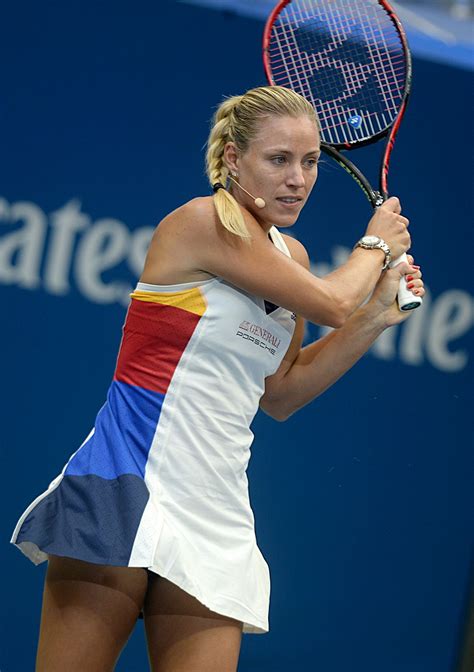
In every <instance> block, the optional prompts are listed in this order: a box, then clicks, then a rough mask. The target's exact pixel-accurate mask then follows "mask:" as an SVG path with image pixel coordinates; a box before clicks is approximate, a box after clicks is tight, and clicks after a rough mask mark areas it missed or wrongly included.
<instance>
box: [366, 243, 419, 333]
mask: <svg viewBox="0 0 474 672" xmlns="http://www.w3.org/2000/svg"><path fill="white" fill-rule="evenodd" d="M407 258H408V262H409V263H408V264H407V263H400V264H398V265H397V266H395V267H394V268H389V269H387V270H386V271H384V273H383V274H382V275H381V276H380V280H379V281H378V283H377V284H376V286H375V289H374V291H373V294H372V296H371V298H370V300H369V302H368V304H367V305H370V306H371V307H373V308H375V309H376V310H377V313H379V314H380V313H382V314H383V318H384V321H385V323H386V326H387V327H390V326H393V325H394V324H398V323H400V322H404V321H405V320H406V319H408V318H409V317H410V315H411V314H412V312H414V311H411V310H408V311H402V310H399V308H398V303H397V293H398V287H399V284H400V278H401V277H403V276H405V279H406V281H407V286H408V289H409V290H410V291H411V292H413V294H414V295H415V296H424V294H425V289H424V284H423V280H422V279H421V277H422V273H421V270H420V267H419V266H415V265H414V259H413V257H412V256H411V255H409V254H408V255H407ZM417 310H419V308H417Z"/></svg>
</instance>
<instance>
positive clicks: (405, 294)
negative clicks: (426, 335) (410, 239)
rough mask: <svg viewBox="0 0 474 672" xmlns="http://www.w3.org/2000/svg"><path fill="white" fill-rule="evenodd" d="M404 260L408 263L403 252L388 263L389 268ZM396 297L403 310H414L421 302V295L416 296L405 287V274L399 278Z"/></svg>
mask: <svg viewBox="0 0 474 672" xmlns="http://www.w3.org/2000/svg"><path fill="white" fill-rule="evenodd" d="M404 261H406V262H407V263H408V259H407V255H406V254H405V253H403V254H402V255H401V256H400V257H398V258H397V259H394V260H393V261H392V262H391V264H390V268H393V267H394V266H397V265H398V264H400V263H401V262H404ZM397 299H398V307H399V308H400V310H403V311H407V310H414V309H415V308H419V307H420V306H421V304H422V303H423V299H422V298H421V296H416V295H415V294H413V293H412V292H411V291H410V290H409V289H407V281H406V280H405V276H403V277H401V278H400V287H399V289H398V296H397Z"/></svg>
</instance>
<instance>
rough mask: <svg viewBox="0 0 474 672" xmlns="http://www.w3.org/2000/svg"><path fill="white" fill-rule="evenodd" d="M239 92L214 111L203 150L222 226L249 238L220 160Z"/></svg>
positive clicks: (230, 135) (240, 97) (231, 138)
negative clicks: (216, 185)
mask: <svg viewBox="0 0 474 672" xmlns="http://www.w3.org/2000/svg"><path fill="white" fill-rule="evenodd" d="M241 100H242V96H233V97H231V98H227V99H226V100H225V101H224V102H223V103H222V104H221V105H220V107H219V108H218V110H217V111H216V113H215V115H214V118H213V126H212V130H211V133H210V135H209V140H208V143H207V153H206V167H207V171H206V172H207V176H208V178H209V182H210V183H211V185H212V186H214V185H215V184H221V185H222V187H223V188H218V189H217V191H216V192H215V194H214V205H215V207H216V210H217V214H218V216H219V219H220V221H221V222H222V225H223V226H224V228H226V229H227V230H228V231H230V232H231V233H234V234H235V235H236V236H239V237H240V238H250V234H249V232H248V230H247V227H246V225H245V221H244V217H243V215H242V211H241V209H240V206H239V204H238V203H237V201H236V200H235V198H234V197H233V196H232V194H231V193H230V192H228V191H227V189H226V184H227V178H228V176H229V169H228V168H227V166H226V165H225V163H224V147H225V145H226V143H227V142H230V141H233V134H232V129H231V126H232V124H231V117H232V113H233V111H234V109H235V107H236V106H237V105H238V104H239V103H240V101H241Z"/></svg>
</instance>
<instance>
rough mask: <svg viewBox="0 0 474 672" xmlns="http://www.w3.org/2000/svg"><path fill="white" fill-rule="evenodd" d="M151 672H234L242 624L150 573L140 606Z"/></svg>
mask: <svg viewBox="0 0 474 672" xmlns="http://www.w3.org/2000/svg"><path fill="white" fill-rule="evenodd" d="M143 611H144V619H145V631H146V636H147V642H148V655H149V658H150V662H151V665H152V670H153V672H190V670H192V672H235V671H236V670H237V663H238V659H239V653H240V644H241V639H242V622H241V621H237V620H235V619H233V618H229V617H227V616H223V615H222V614H217V613H215V612H213V611H211V610H210V609H208V608H207V607H205V606H204V605H203V604H201V603H200V602H199V601H198V600H197V599H196V598H194V597H192V596H191V595H189V594H188V593H186V592H185V591H184V590H181V588H179V587H178V586H176V585H175V584H173V583H171V581H168V580H167V579H164V578H163V577H161V576H158V575H157V574H153V573H152V572H150V577H149V582H148V592H147V596H146V599H145V606H144V609H143Z"/></svg>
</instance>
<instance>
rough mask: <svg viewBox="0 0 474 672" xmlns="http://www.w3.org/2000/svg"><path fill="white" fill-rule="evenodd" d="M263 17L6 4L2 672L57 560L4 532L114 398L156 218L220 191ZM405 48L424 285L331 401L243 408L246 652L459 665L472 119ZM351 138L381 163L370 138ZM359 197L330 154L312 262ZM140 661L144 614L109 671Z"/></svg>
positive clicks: (20, 652) (410, 160)
mask: <svg viewBox="0 0 474 672" xmlns="http://www.w3.org/2000/svg"><path fill="white" fill-rule="evenodd" d="M5 13H6V16H5ZM262 28H263V24H262V23H261V22H259V21H257V20H251V19H248V18H242V17H237V16H235V15H233V14H232V13H223V12H215V11H211V10H209V9H203V8H199V7H194V6H188V5H181V4H176V3H174V2H163V1H162V2H160V3H159V4H158V3H151V2H146V1H144V0H143V1H141V2H140V1H138V2H134V3H125V2H115V3H112V2H111V1H110V0H103V1H102V2H97V3H94V4H92V3H84V2H81V3H79V2H77V1H76V0H71V1H70V2H68V3H61V2H47V3H32V2H29V3H26V5H25V4H23V3H22V4H21V5H17V6H16V7H15V6H14V5H13V3H10V4H9V6H8V7H6V8H4V29H3V31H2V40H1V42H0V54H1V62H2V63H3V66H4V67H3V68H2V72H1V74H0V84H1V103H0V147H1V158H2V160H1V162H0V292H1V296H2V306H3V319H2V329H1V330H0V347H1V351H2V353H3V357H2V368H1V372H2V382H3V384H2V386H1V399H0V408H1V413H2V434H1V439H0V441H1V467H2V469H1V473H2V488H1V491H2V516H1V529H2V539H3V543H2V544H1V545H0V549H1V561H2V567H3V573H2V574H3V588H2V597H3V604H4V608H3V609H2V619H1V620H2V622H1V627H2V631H1V652H0V669H1V670H2V672H23V671H24V670H32V669H33V667H34V655H35V647H36V640H37V631H38V624H39V610H40V604H41V591H42V581H43V575H44V571H45V565H42V566H40V567H38V568H35V567H34V566H33V565H32V564H30V563H29V562H28V561H27V560H26V559H25V558H24V557H23V556H21V555H20V553H19V552H18V551H16V550H15V549H14V548H13V547H10V546H9V545H8V540H9V537H10V535H11V532H12V529H13V527H14V525H15V523H16V520H17V518H18V517H19V516H20V514H21V513H22V511H23V510H24V509H25V508H26V506H27V505H28V504H29V503H30V501H31V500H32V499H33V498H34V497H36V496H37V495H38V494H39V493H41V492H42V491H43V490H44V489H45V488H46V487H47V485H48V483H49V482H50V481H51V480H52V479H53V477H55V476H56V475H57V474H58V473H59V471H60V470H61V468H62V466H63V464H64V463H65V461H66V460H67V458H68V457H69V455H70V454H71V453H72V452H73V451H74V450H76V448H77V447H78V446H79V444H80V443H81V442H82V440H83V439H84V438H85V436H86V434H87V433H88V432H89V429H90V428H91V426H92V424H93V422H94V418H95V414H96V412H97V411H98V409H99V408H100V406H101V405H102V403H103V401H104V399H105V394H106V390H107V387H108V384H109V382H110V379H111V376H112V374H113V370H114V366H115V358H116V354H117V348H118V345H119V342H120V336H121V325H122V323H123V319H124V315H125V309H126V304H127V299H128V291H129V290H130V289H131V287H132V285H133V283H134V282H135V281H136V279H137V277H138V275H139V274H140V271H141V264H142V261H143V255H144V251H145V249H146V245H147V242H148V240H149V236H150V234H151V231H152V230H153V227H154V226H155V225H156V224H157V223H158V222H159V220H160V219H161V218H162V217H163V216H164V215H165V214H166V213H167V212H168V211H170V210H171V209H174V208H176V207H177V206H178V205H180V204H182V203H183V202H184V201H186V200H187V199H189V198H191V197H193V196H195V195H204V194H207V193H209V188H208V185H207V184H206V180H205V177H204V169H203V159H204V151H203V145H204V143H205V141H206V138H207V132H208V124H209V119H210V117H211V115H212V112H213V108H214V107H215V106H216V105H217V104H218V103H219V101H220V100H221V98H222V96H223V95H229V94H235V93H240V92H242V91H244V90H245V89H247V88H250V87H252V86H254V85H259V84H264V83H265V81H264V76H263V72H262V67H261V56H260V42H261V34H262ZM414 65H415V74H414V78H415V82H414V92H413V97H412V101H411V103H410V107H409V110H408V113H407V116H406V120H405V121H404V125H403V127H402V130H401V133H400V137H399V140H398V141H397V146H396V149H395V154H394V157H393V168H392V172H391V190H392V192H393V193H395V194H397V195H399V196H400V198H401V199H402V203H403V206H404V210H405V212H406V213H407V215H408V216H409V217H410V219H411V222H412V238H413V243H414V252H415V257H416V259H417V261H418V263H421V264H422V266H423V270H424V273H425V278H426V282H427V285H428V287H429V295H428V298H427V300H426V301H425V305H424V307H423V309H422V310H421V311H419V313H416V314H415V315H414V316H413V317H412V318H411V319H410V320H409V321H408V322H407V323H405V324H404V325H403V326H402V327H400V328H398V329H394V330H392V331H391V332H389V333H386V334H385V335H384V336H383V337H382V338H381V339H380V340H379V341H378V342H377V344H376V345H375V346H374V348H373V349H372V350H371V352H370V353H368V354H367V355H366V356H365V357H364V359H363V360H362V361H361V362H360V363H359V364H358V365H357V367H355V368H354V369H353V370H352V371H351V372H350V373H348V374H347V375H346V376H345V378H344V379H343V380H342V381H341V382H340V383H338V385H337V386H335V387H334V388H332V389H331V390H329V391H328V392H327V393H326V394H325V395H324V396H322V397H321V398H320V399H318V400H316V401H315V402H314V403H312V404H311V405H309V406H308V407H306V408H305V409H304V410H302V411H300V412H299V413H298V414H296V415H295V416H293V417H292V418H291V419H290V420H288V421H287V422H286V423H284V424H280V423H276V422H274V421H272V420H271V419H270V418H267V417H265V416H264V415H263V414H260V415H259V416H258V417H257V419H256V421H255V423H254V431H255V434H256V440H255V443H254V446H253V449H252V460H251V463H250V467H249V480H250V488H251V500H252V504H253V508H254V510H255V515H256V521H257V522H256V524H257V538H258V540H259V544H260V546H261V548H262V551H263V553H264V555H265V557H266V558H267V561H268V562H269V565H270V569H271V576H272V601H271V611H270V628H271V629H270V633H269V634H267V635H266V636H263V637H252V636H246V637H244V639H243V645H242V654H241V663H240V667H239V669H240V670H242V671H244V672H246V671H248V670H272V672H278V671H279V670H289V669H292V670H293V669H294V670H296V669H297V670H308V669H318V670H322V671H324V672H342V671H345V670H354V671H355V672H359V671H360V672H362V671H363V672H379V671H380V670H384V672H395V671H396V672H398V671H403V672H425V671H426V670H430V672H447V671H448V670H452V669H454V664H455V660H456V656H457V650H458V647H459V641H460V633H461V626H462V621H463V617H464V616H463V614H464V609H465V600H466V597H465V596H466V590H467V585H468V578H469V564H470V560H471V551H472V541H473V511H472V478H473V461H472V419H471V418H472V403H471V398H470V392H471V388H470V385H469V383H472V379H470V360H469V344H470V342H471V343H472V340H471V339H472V331H471V328H472V322H473V302H472V295H471V293H470V292H471V291H472V285H471V279H472V251H471V250H472V248H471V247H470V246H472V234H471V226H472V213H473V210H472V200H471V197H470V193H471V192H470V184H471V182H470V176H469V173H468V171H467V170H466V167H465V166H464V164H463V163H462V162H460V161H459V160H457V159H456V158H455V154H454V152H453V150H452V149H451V147H450V146H449V142H451V141H452V140H453V139H456V140H458V139H459V138H460V137H464V136H465V134H470V135H471V139H472V131H471V128H472V118H471V113H470V110H469V102H470V99H469V90H472V75H471V74H470V73H469V72H467V71H465V70H458V69H455V68H452V67H449V66H447V65H435V64H432V63H429V62H426V61H421V60H415V64H414ZM471 102H472V99H471ZM453 124H454V125H453ZM360 154H361V157H360V162H361V165H362V167H363V168H366V169H367V171H368V172H369V173H371V174H372V175H373V174H374V172H373V167H374V165H376V164H375V163H374V161H375V162H377V163H378V157H377V158H376V157H375V154H377V152H376V150H375V154H374V150H373V149H371V148H368V149H366V150H362V151H361V153H360ZM369 214H370V212H369V209H368V205H367V203H366V202H365V200H364V198H363V197H362V195H361V194H360V192H359V190H358V187H357V186H356V185H354V184H353V183H352V181H351V180H350V179H349V178H348V177H347V175H345V174H344V173H343V171H341V170H340V169H339V168H338V167H337V166H334V165H332V164H331V163H329V160H327V161H326V162H325V163H324V164H323V166H322V169H321V176H320V178H319V183H318V185H317V187H316V189H315V191H314V194H313V196H312V199H311V203H310V204H308V206H307V208H306V210H305V212H304V213H303V215H302V216H301V219H300V220H299V222H298V224H297V226H296V228H295V234H296V236H297V237H299V238H300V239H301V240H302V241H303V242H304V243H305V244H306V246H307V247H308V250H309V252H310V255H311V258H312V260H313V263H314V264H315V266H314V270H315V271H316V272H319V273H326V272H327V271H328V270H330V269H331V268H332V267H333V266H334V265H337V264H339V263H341V261H343V260H344V258H345V256H346V255H347V254H348V252H349V249H350V248H351V247H352V245H353V243H354V241H355V240H356V239H357V238H358V237H359V236H360V235H361V234H362V233H363V231H364V227H365V223H366V221H367V220H368V217H369ZM319 335H320V331H319V329H318V328H316V327H314V326H312V327H311V328H310V329H309V333H308V338H317V337H318V336H319ZM400 420H401V422H400ZM146 669H147V663H146V653H145V644H144V638H143V627H142V623H139V624H138V625H137V627H136V630H135V632H134V634H133V636H132V638H131V640H130V642H129V644H128V646H127V648H126V650H125V651H124V653H123V655H122V658H121V661H120V663H119V665H118V666H117V670H126V671H127V672H135V671H138V672H140V671H141V670H146Z"/></svg>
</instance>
